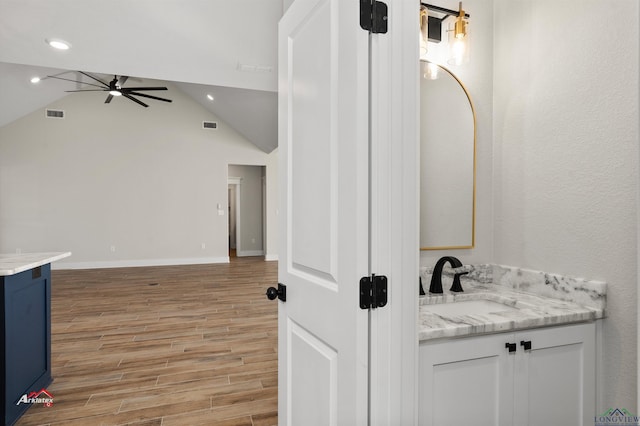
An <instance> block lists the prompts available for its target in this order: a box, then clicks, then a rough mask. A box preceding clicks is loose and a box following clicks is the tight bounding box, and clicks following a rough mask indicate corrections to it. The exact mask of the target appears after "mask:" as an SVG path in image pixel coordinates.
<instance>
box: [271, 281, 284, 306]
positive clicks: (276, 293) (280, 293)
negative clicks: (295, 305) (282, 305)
mask: <svg viewBox="0 0 640 426" xmlns="http://www.w3.org/2000/svg"><path fill="white" fill-rule="evenodd" d="M276 297H277V298H278V299H280V300H282V301H283V302H286V301H287V286H286V285H284V284H280V283H278V288H275V287H269V288H268V289H267V298H268V299H269V300H274V299H275V298H276Z"/></svg>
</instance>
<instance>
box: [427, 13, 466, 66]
mask: <svg viewBox="0 0 640 426" xmlns="http://www.w3.org/2000/svg"><path fill="white" fill-rule="evenodd" d="M425 13H426V15H427V19H426V20H425V19H423V14H425ZM449 17H454V18H455V21H454V22H453V26H452V27H451V28H448V29H447V30H446V31H447V33H448V35H449V37H448V44H449V59H448V60H447V62H448V63H449V64H451V65H460V64H462V63H464V62H466V61H467V60H468V57H469V46H468V41H469V31H468V23H469V21H468V20H469V18H470V15H469V14H468V13H466V12H465V11H464V10H463V9H462V2H460V3H459V5H458V10H457V11H456V10H451V9H446V8H444V7H440V6H434V5H431V4H427V3H420V57H421V58H422V57H423V56H424V55H425V54H426V51H427V47H426V44H427V41H430V42H432V43H440V42H441V41H442V22H443V21H445V20H446V19H448V18H449ZM425 21H426V22H425ZM425 34H426V40H425ZM423 45H424V48H423Z"/></svg>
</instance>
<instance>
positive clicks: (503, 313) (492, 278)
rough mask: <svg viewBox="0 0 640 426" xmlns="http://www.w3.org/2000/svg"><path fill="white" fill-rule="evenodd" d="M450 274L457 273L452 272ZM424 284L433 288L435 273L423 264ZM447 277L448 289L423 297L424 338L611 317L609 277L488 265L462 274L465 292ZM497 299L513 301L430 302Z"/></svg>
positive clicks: (421, 322)
mask: <svg viewBox="0 0 640 426" xmlns="http://www.w3.org/2000/svg"><path fill="white" fill-rule="evenodd" d="M448 275H449V276H450V275H451V273H449V274H448ZM421 276H423V284H424V287H425V291H428V286H429V284H428V283H429V281H428V280H425V278H430V276H429V274H425V271H424V270H423V271H422V273H421ZM449 287H450V285H447V283H446V282H445V278H444V277H443V288H445V293H443V294H438V295H434V294H429V293H428V294H427V295H426V296H421V297H420V310H419V319H418V329H419V340H420V341H425V340H431V339H438V338H446V337H458V336H470V335H477V334H486V333H498V332H506V331H511V330H522V329H527V328H536V327H545V326H550V325H560V324H569V323H575V322H584V321H594V320H597V319H600V318H604V317H605V307H606V288H607V285H606V283H604V282H599V281H586V280H582V279H574V278H568V277H563V276H559V275H553V274H546V273H543V272H537V271H528V270H523V269H518V268H512V267H505V266H498V265H482V267H478V268H476V272H475V273H472V274H470V277H469V278H467V279H463V280H462V287H463V288H464V292H463V293H451V292H449V291H447V289H448V288H449ZM469 300H491V301H494V302H499V303H502V304H504V305H507V306H508V307H511V308H514V309H509V308H506V309H504V310H500V309H497V310H496V312H491V313H487V314H457V315H450V314H436V313H432V312H428V311H427V310H426V309H425V306H426V305H432V304H441V303H450V302H462V301H469Z"/></svg>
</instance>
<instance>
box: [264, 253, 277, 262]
mask: <svg viewBox="0 0 640 426" xmlns="http://www.w3.org/2000/svg"><path fill="white" fill-rule="evenodd" d="M264 260H266V261H273V260H275V261H276V262H277V261H278V254H277V253H276V254H269V253H267V254H265V255H264Z"/></svg>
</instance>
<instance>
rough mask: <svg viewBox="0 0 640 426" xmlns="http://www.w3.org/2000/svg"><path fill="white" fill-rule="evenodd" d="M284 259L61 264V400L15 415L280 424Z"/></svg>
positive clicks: (57, 358)
mask: <svg viewBox="0 0 640 426" xmlns="http://www.w3.org/2000/svg"><path fill="white" fill-rule="evenodd" d="M277 265H278V264H277V262H265V261H263V258H262V257H246V258H233V259H232V261H231V263H229V264H214V265H189V266H159V267H140V268H117V269H92V270H64V271H53V277H52V284H53V285H52V293H53V294H52V308H51V311H52V369H53V377H54V382H53V383H52V384H51V385H50V386H49V387H48V388H47V390H48V391H49V392H50V393H51V394H52V395H53V396H54V404H53V406H52V407H45V406H43V405H41V404H37V405H34V406H32V407H31V408H29V410H28V411H27V412H26V414H25V415H24V416H23V417H22V418H21V419H20V420H19V421H18V423H17V425H19V426H27V425H65V426H69V425H82V426H91V425H121V424H130V425H144V426H152V425H154V426H155V425H158V426H159V425H162V426H168V425H189V426H193V425H234V426H241V425H253V426H257V425H275V424H277V303H275V302H272V301H269V300H267V298H266V297H265V292H266V289H267V287H269V286H271V285H273V284H275V283H276V282H277V268H278V266H277Z"/></svg>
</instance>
